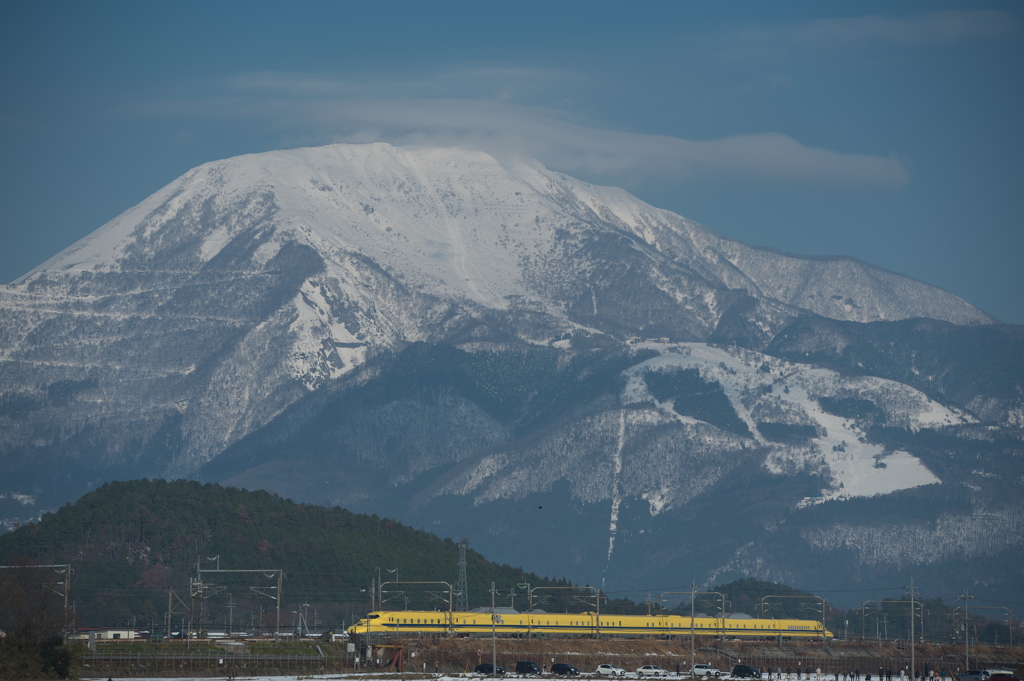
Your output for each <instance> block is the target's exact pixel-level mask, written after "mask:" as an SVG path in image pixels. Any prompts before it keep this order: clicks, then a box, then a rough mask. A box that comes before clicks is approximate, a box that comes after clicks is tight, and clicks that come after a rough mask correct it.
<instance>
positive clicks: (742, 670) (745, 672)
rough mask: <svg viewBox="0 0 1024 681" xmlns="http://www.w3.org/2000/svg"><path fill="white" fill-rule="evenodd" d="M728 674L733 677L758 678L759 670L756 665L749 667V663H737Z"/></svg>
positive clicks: (759, 675)
mask: <svg viewBox="0 0 1024 681" xmlns="http://www.w3.org/2000/svg"><path fill="white" fill-rule="evenodd" d="M729 676H731V677H732V678H734V679H759V678H761V672H760V671H758V669H757V667H751V666H750V665H749V664H738V665H736V666H735V667H733V668H732V671H731V672H730V673H729Z"/></svg>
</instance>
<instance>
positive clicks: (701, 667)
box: [693, 664, 722, 679]
mask: <svg viewBox="0 0 1024 681" xmlns="http://www.w3.org/2000/svg"><path fill="white" fill-rule="evenodd" d="M721 675H722V672H721V671H719V670H717V669H715V668H714V667H712V666H711V665H709V664H695V665H693V676H695V677H699V678H706V677H708V676H710V677H711V678H713V679H717V678H718V677H719V676H721Z"/></svg>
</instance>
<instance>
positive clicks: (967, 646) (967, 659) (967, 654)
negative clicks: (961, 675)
mask: <svg viewBox="0 0 1024 681" xmlns="http://www.w3.org/2000/svg"><path fill="white" fill-rule="evenodd" d="M972 598H974V596H971V595H970V594H969V593H967V588H966V587H964V593H963V595H960V596H957V597H956V600H958V601H960V600H962V601H963V602H964V671H967V670H969V669H970V668H971V626H970V624H971V621H970V619H969V613H968V611H967V602H968V601H970V600H971V599H972Z"/></svg>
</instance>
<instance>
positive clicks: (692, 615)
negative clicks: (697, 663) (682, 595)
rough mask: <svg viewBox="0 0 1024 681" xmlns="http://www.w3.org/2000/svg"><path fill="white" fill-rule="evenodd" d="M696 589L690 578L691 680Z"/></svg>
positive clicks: (691, 674) (691, 672)
mask: <svg viewBox="0 0 1024 681" xmlns="http://www.w3.org/2000/svg"><path fill="white" fill-rule="evenodd" d="M696 588H697V586H696V584H694V582H693V577H690V678H693V638H694V634H695V633H696V632H695V631H694V630H693V622H694V619H695V618H694V615H695V612H694V603H693V601H694V600H695V595H694V590H695V589H696Z"/></svg>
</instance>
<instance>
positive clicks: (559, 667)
mask: <svg viewBox="0 0 1024 681" xmlns="http://www.w3.org/2000/svg"><path fill="white" fill-rule="evenodd" d="M551 673H552V674H554V675H555V676H579V675H580V670H579V669H577V668H576V667H573V666H572V665H571V664H563V663H562V662H558V663H556V664H553V665H551Z"/></svg>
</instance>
